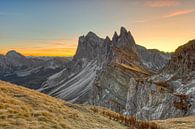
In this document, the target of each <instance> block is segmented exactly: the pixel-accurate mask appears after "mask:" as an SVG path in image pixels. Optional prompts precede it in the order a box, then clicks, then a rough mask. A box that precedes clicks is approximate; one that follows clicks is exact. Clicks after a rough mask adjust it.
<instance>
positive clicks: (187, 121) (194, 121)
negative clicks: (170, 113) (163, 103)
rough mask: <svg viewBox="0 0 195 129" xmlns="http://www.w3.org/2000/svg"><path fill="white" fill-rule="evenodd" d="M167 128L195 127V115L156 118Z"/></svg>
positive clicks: (182, 128)
mask: <svg viewBox="0 0 195 129" xmlns="http://www.w3.org/2000/svg"><path fill="white" fill-rule="evenodd" d="M155 122H156V123H158V124H159V125H161V126H163V127H164V128H165V129H195V116H189V117H182V118H172V119H167V120H156V121H155Z"/></svg>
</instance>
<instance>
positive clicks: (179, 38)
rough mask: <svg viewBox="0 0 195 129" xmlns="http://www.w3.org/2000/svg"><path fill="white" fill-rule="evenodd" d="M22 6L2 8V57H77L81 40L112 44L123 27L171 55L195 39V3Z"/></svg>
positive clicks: (98, 1)
mask: <svg viewBox="0 0 195 129" xmlns="http://www.w3.org/2000/svg"><path fill="white" fill-rule="evenodd" d="M19 1H20V2H13V1H10V2H8V1H7V2H0V18H1V19H2V20H0V54H6V53H7V51H9V50H16V51H18V52H20V53H22V54H24V55H26V56H73V55H74V54H75V52H76V48H77V44H78V38H79V36H81V35H86V34H87V33H88V32H89V31H92V32H94V33H96V34H97V35H98V36H100V37H101V38H105V37H106V36H109V37H110V38H112V36H113V34H114V31H117V32H118V33H119V29H120V27H121V26H124V27H125V28H126V29H127V30H130V31H131V33H132V35H133V37H134V38H135V41H136V43H137V44H139V45H142V46H144V47H146V48H151V49H159V50H161V51H165V52H173V51H174V50H175V49H176V48H177V47H178V46H180V45H183V44H185V43H187V42H188V41H189V40H192V39H195V31H194V30H195V24H194V23H195V0H136V1H135V0H120V1H118V0H104V1H103V0H94V1H90V2H89V1H88V2H86V1H83V2H81V1H74V2H73V1H72V2H70V1H69V2H67V1H66V0H65V1H60V2H54V1H47V2H46V1H43V0H40V1H39V2H38V1H36V2H33V1H31V2H26V1H25V0H19ZM35 6H36V9H35V8H34V7H35ZM13 7H14V8H13ZM89 10H90V11H89Z"/></svg>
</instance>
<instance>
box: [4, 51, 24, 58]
mask: <svg viewBox="0 0 195 129" xmlns="http://www.w3.org/2000/svg"><path fill="white" fill-rule="evenodd" d="M6 56H7V57H24V56H23V55H21V54H20V53H18V52H16V51H15V50H11V51H8V52H7V54H6Z"/></svg>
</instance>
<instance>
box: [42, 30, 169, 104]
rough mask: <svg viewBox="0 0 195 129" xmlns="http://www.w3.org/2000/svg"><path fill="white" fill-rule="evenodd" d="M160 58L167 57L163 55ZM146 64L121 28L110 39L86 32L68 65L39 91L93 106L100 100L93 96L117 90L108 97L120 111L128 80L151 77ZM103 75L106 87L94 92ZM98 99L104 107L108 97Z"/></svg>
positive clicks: (129, 35)
mask: <svg viewBox="0 0 195 129" xmlns="http://www.w3.org/2000/svg"><path fill="white" fill-rule="evenodd" d="M149 51H150V50H148V51H147V50H146V52H145V55H147V54H149ZM156 55H161V53H160V52H159V53H156ZM164 56H165V57H166V56H168V55H166V54H164ZM167 61H168V59H166V58H162V62H163V64H162V66H163V65H165V64H166V62H167ZM147 63H148V61H144V60H143V59H142V58H141V53H139V51H138V46H137V45H136V43H135V40H134V38H133V36H132V35H131V33H130V32H128V31H127V30H126V29H125V28H124V27H121V29H120V34H119V35H118V34H117V33H116V32H115V33H114V36H113V38H112V40H110V38H109V37H106V38H105V39H102V38H100V37H98V36H97V35H96V34H94V33H93V32H89V33H88V34H87V35H86V36H81V37H80V38H79V42H78V48H77V51H76V54H75V56H74V58H73V60H72V61H71V62H70V63H69V65H68V66H67V67H66V68H65V69H64V70H62V71H61V72H59V73H57V74H55V75H53V76H51V77H50V78H49V79H48V80H47V81H46V82H45V83H44V85H43V86H42V88H40V91H42V92H44V93H47V94H49V95H51V96H55V97H59V98H61V99H64V100H68V101H71V102H74V103H90V104H92V103H93V104H94V103H95V104H96V103H99V101H101V100H96V98H94V97H97V96H95V95H97V94H102V96H103V95H104V94H105V95H106V94H108V93H107V90H108V89H112V90H116V89H118V90H119V89H120V88H121V89H120V91H118V90H117V91H112V93H113V94H111V93H110V95H109V96H110V97H112V96H113V98H114V99H116V101H119V100H120V101H121V102H119V103H122V105H121V107H123V108H124V106H125V103H124V101H125V98H126V97H125V96H126V93H125V92H126V91H125V90H126V89H125V88H124V87H126V86H127V84H128V78H130V77H138V76H146V75H149V74H151V71H153V69H150V68H149V67H147V66H149V65H145V64H147ZM150 65H152V66H156V65H155V61H154V62H150ZM156 69H160V68H156ZM109 72H110V73H109ZM113 72H116V73H113ZM111 73H113V75H112V76H110V74H111ZM107 74H108V75H109V76H107ZM104 75H106V77H105V78H108V80H107V82H105V83H104V84H103V85H104V86H106V87H101V88H102V91H98V90H97V89H98V88H99V87H98V85H99V84H98V82H99V80H101V79H102V77H103V76H104ZM127 75H128V76H127ZM120 76H123V77H125V79H122V78H121V77H120ZM118 77H119V78H118ZM117 78H118V79H117ZM120 79H122V80H120ZM105 81H106V80H105ZM113 87H115V88H116V89H115V88H113ZM108 92H109V91H108ZM110 92H111V91H110ZM119 94H120V95H119ZM102 96H100V97H101V98H102ZM101 98H99V99H101ZM121 98H123V99H122V100H121ZM102 99H104V100H103V101H102V102H101V103H102V104H101V105H107V106H108V105H109V104H108V102H107V101H109V99H110V98H109V97H108V98H107V97H106V98H102ZM117 99H118V100H117ZM113 101H114V100H113Z"/></svg>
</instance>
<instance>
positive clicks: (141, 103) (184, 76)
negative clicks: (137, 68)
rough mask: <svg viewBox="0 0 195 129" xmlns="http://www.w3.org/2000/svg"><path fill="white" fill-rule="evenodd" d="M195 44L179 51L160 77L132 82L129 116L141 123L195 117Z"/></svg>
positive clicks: (153, 76)
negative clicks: (147, 120)
mask: <svg viewBox="0 0 195 129" xmlns="http://www.w3.org/2000/svg"><path fill="white" fill-rule="evenodd" d="M194 44H195V42H193V41H190V42H189V43H187V44H185V45H183V46H181V47H179V48H178V49H177V50H176V51H175V53H173V56H172V59H171V60H170V62H169V63H168V65H167V66H165V68H164V69H163V70H162V71H161V72H160V73H158V74H154V75H152V76H148V77H147V78H145V79H144V78H141V79H140V78H139V79H136V78H135V80H136V82H135V81H133V80H130V83H129V90H128V96H127V103H126V111H125V113H126V114H131V115H135V116H137V117H138V118H140V119H166V118H170V117H179V116H187V115H194V114H195V97H194V96H195V71H194V70H193V63H192V62H193V57H194V52H195V51H194V50H195V49H193V46H194ZM186 71H187V72H186ZM181 72H182V73H181ZM135 85H136V88H135ZM133 94H136V95H133ZM132 95H133V96H132ZM132 111H133V112H132Z"/></svg>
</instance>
